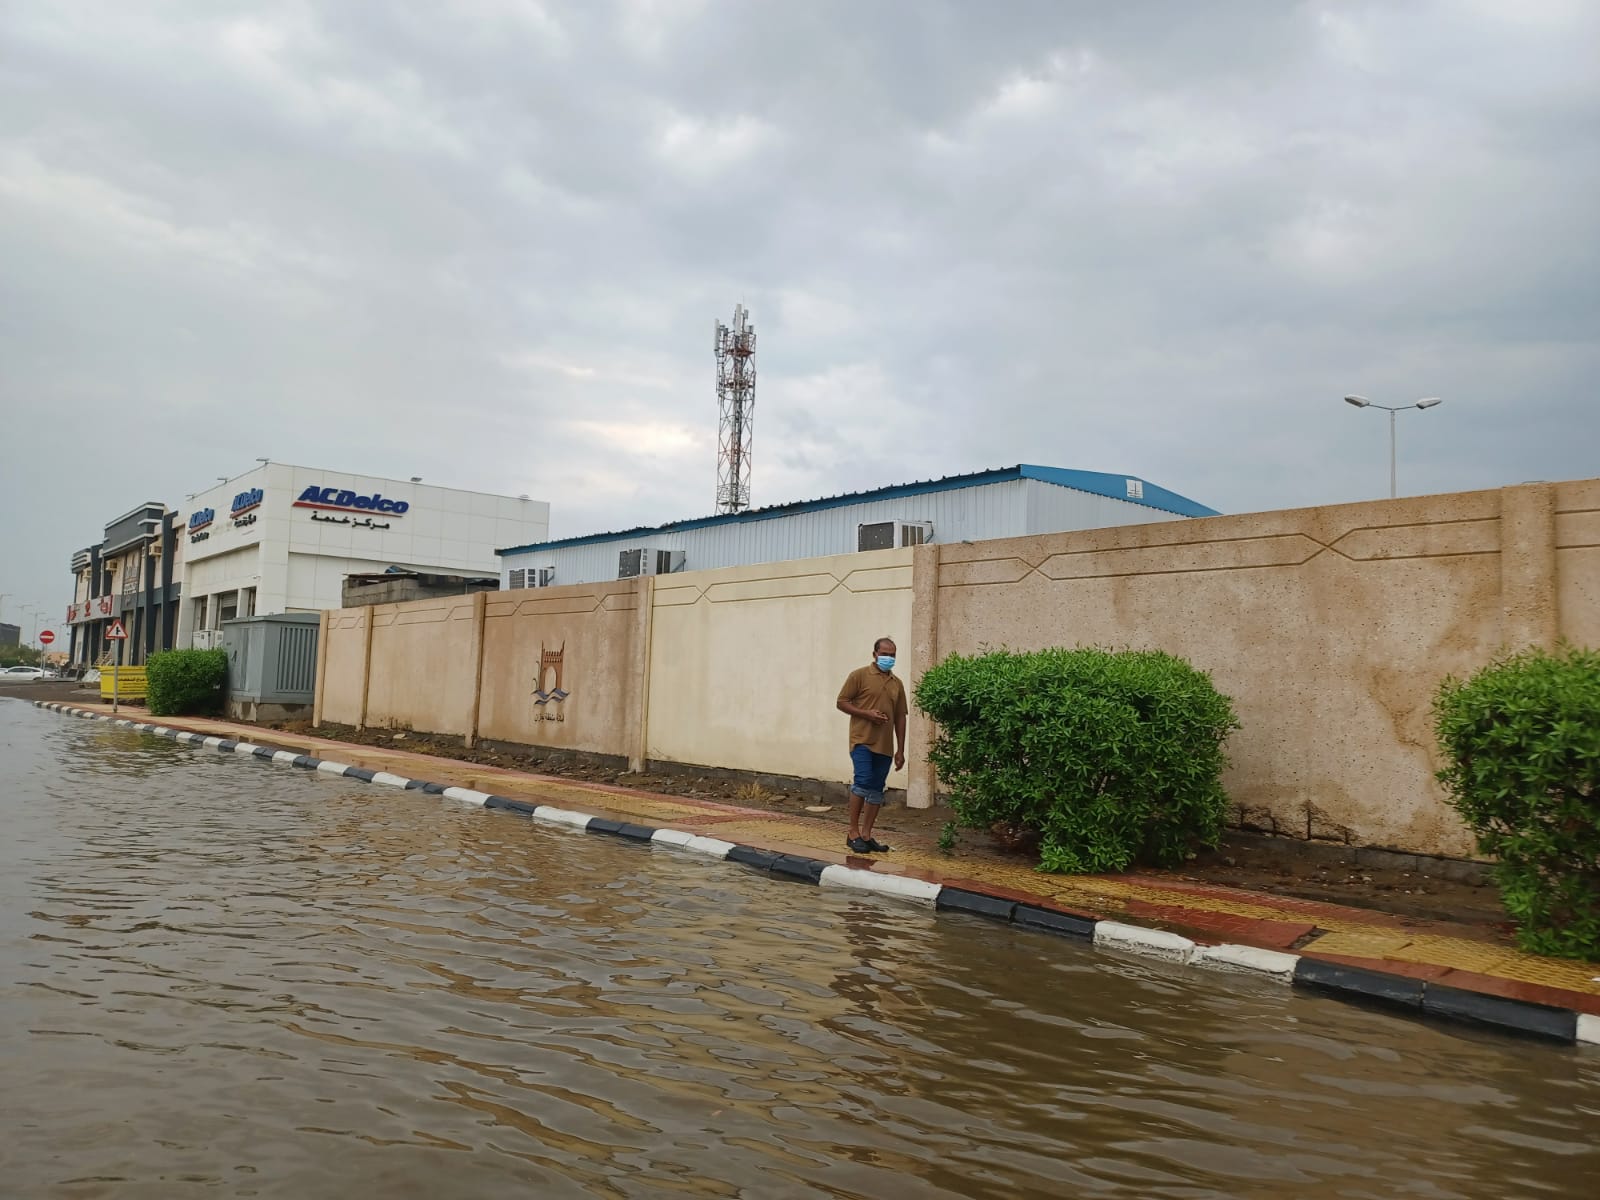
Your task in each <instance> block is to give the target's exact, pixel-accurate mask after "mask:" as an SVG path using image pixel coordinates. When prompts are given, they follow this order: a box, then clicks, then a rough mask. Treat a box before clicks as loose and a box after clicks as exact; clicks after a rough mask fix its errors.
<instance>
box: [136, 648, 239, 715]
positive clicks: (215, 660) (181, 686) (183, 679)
mask: <svg viewBox="0 0 1600 1200" xmlns="http://www.w3.org/2000/svg"><path fill="white" fill-rule="evenodd" d="M227 678H228V652H227V651H226V650H167V651H164V652H163V653H161V654H153V655H151V656H150V661H149V662H148V663H146V664H145V685H146V687H147V689H148V691H147V692H146V696H145V699H146V703H148V705H149V706H150V712H151V714H152V715H154V716H158V717H173V716H179V715H181V714H184V713H192V714H199V715H209V714H212V713H218V712H221V711H222V685H223V683H224V682H225V681H226V680H227Z"/></svg>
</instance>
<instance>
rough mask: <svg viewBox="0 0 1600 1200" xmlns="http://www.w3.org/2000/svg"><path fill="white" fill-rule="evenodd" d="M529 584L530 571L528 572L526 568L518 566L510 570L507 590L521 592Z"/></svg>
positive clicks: (507, 577)
mask: <svg viewBox="0 0 1600 1200" xmlns="http://www.w3.org/2000/svg"><path fill="white" fill-rule="evenodd" d="M527 586H528V572H527V570H526V569H524V568H522V567H518V568H517V569H516V570H515V571H512V572H510V573H509V574H508V575H507V576H506V590H507V591H512V592H520V591H521V590H522V589H523V588H525V587H527Z"/></svg>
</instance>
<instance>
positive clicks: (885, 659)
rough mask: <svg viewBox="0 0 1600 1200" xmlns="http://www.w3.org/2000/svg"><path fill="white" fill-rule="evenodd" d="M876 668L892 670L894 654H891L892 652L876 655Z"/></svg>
mask: <svg viewBox="0 0 1600 1200" xmlns="http://www.w3.org/2000/svg"><path fill="white" fill-rule="evenodd" d="M878 670H880V671H892V670H894V655H892V654H880V655H878Z"/></svg>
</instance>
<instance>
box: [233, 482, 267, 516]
mask: <svg viewBox="0 0 1600 1200" xmlns="http://www.w3.org/2000/svg"><path fill="white" fill-rule="evenodd" d="M266 498H267V494H266V492H264V491H262V490H261V489H260V488H251V489H250V490H249V491H248V492H240V493H239V494H238V495H237V496H235V497H234V498H233V507H232V508H230V509H229V510H228V515H229V516H230V517H234V518H236V519H237V518H239V517H242V516H244V515H245V513H247V512H249V511H251V510H252V509H256V508H260V507H261V502H262V501H263V500H265V499H266Z"/></svg>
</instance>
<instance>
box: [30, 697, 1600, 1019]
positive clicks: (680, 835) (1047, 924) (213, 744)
mask: <svg viewBox="0 0 1600 1200" xmlns="http://www.w3.org/2000/svg"><path fill="white" fill-rule="evenodd" d="M31 703H32V704H33V706H34V707H35V708H42V709H48V710H49V711H51V712H57V713H61V714H64V715H66V716H72V717H81V718H86V719H90V720H98V721H110V722H111V723H112V724H114V725H118V726H121V727H123V728H125V729H132V730H135V731H137V732H140V733H150V734H154V735H155V736H157V737H165V738H171V739H173V740H174V741H178V742H187V743H189V744H190V745H194V746H203V747H205V748H207V749H211V750H216V751H218V752H219V753H222V754H233V755H238V756H240V757H244V758H258V759H261V760H262V761H263V762H270V763H272V764H274V765H276V766H292V767H297V768H299V769H301V770H310V771H317V772H319V773H321V774H325V775H334V776H340V777H343V778H346V779H356V780H360V781H362V782H364V783H372V784H376V785H378V786H380V787H392V788H400V789H405V790H410V791H421V792H424V793H426V794H428V795H435V796H443V797H445V798H446V799H449V800H455V801H457V802H459V803H463V804H468V805H472V806H474V807H481V808H485V809H494V810H497V811H500V812H508V813H513V814H517V815H521V816H526V817H529V818H530V819H532V820H535V821H539V822H541V823H544V824H549V825H564V826H567V827H570V828H572V829H575V830H579V831H581V832H584V833H594V834H601V835H604V836H610V837H617V838H622V839H624V840H627V841H635V842H642V843H646V844H650V845H659V846H664V847H667V848H669V849H677V850H684V851H687V852H689V853H691V854H701V855H704V856H706V857H708V858H711V859H715V860H721V861H725V862H733V863H739V864H741V865H743V866H747V867H751V868H753V869H755V870H758V871H764V872H766V873H767V874H769V875H771V876H772V877H774V878H776V879H786V880H793V881H795V882H799V883H807V884H813V885H816V886H819V887H839V888H851V889H854V890H857V891H866V892H873V893H876V894H877V895H880V896H885V897H888V898H890V899H895V900H903V901H907V902H909V903H914V904H922V905H927V906H931V907H933V908H934V909H935V910H936V911H938V912H956V913H966V914H968V915H971V916H979V917H986V918H988V919H991V920H998V921H1004V922H1006V923H1008V924H1013V925H1017V926H1019V927H1021V928H1024V929H1031V930H1037V931H1042V932H1048V933H1055V934H1059V935H1061V936H1064V937H1074V938H1078V939H1080V940H1086V941H1089V942H1090V943H1091V944H1092V945H1093V946H1094V948H1095V949H1097V950H1108V951H1117V952H1122V953H1128V954H1137V955H1141V956H1143V957H1146V958H1153V959H1159V960H1161V961H1164V962H1169V963H1174V964H1177V965H1180V966H1190V967H1195V968H1198V969H1202V970H1211V971H1225V972H1231V973H1235V974H1243V975H1248V976H1251V977H1253V978H1256V979H1262V980H1266V981H1270V982H1276V983H1280V984H1285V985H1289V986H1293V987H1296V988H1300V989H1302V990H1304V991H1307V992H1312V993H1315V994H1319V995H1323V996H1328V997H1331V998H1334V999H1338V1000H1344V1001H1348V1002H1352V1003H1356V1004H1362V1005H1368V1006H1375V1007H1379V1008H1383V1009H1385V1010H1388V1011H1391V1012H1395V1013H1398V1014H1402V1015H1409V1016H1412V1017H1419V1018H1422V1019H1424V1020H1440V1021H1447V1022H1452V1023H1457V1024H1460V1023H1466V1024H1474V1025H1479V1026H1484V1027H1488V1028H1491V1029H1494V1030H1497V1031H1499V1032H1502V1033H1512V1034H1521V1035H1524V1036H1527V1037H1533V1038H1539V1039H1543V1040H1547V1041H1555V1042H1562V1043H1567V1044H1574V1043H1585V1044H1590V1045H1600V1016H1595V1015H1590V1014H1588V1013H1579V1012H1576V1011H1574V1010H1572V1009H1567V1008H1557V1007H1554V1006H1551V1005H1546V1004H1535V1003H1533V1002H1531V1001H1527V1000H1513V999H1509V998H1507V997H1503V996H1496V995H1492V994H1489V993H1486V992H1474V991H1468V990H1465V989H1462V988H1456V987H1449V986H1446V985H1444V984H1436V983H1429V982H1427V981H1425V980H1421V979H1414V978H1412V977H1410V976H1406V975H1393V974H1389V973H1387V972H1383V971H1372V970H1368V969H1366V968H1362V967H1349V966H1343V965H1341V964H1338V963H1333V962H1325V961H1323V960H1321V959H1317V958H1314V957H1309V956H1306V955H1297V954H1286V953H1283V952H1281V951H1277V950H1263V949H1260V948H1258V947H1255V946H1240V945H1234V944H1231V943H1224V944H1221V945H1208V944H1206V943H1202V942H1197V941H1195V940H1193V939H1191V938H1187V937H1183V936H1182V935H1180V934H1176V933H1172V932H1169V931H1167V930H1164V929H1147V928H1145V927H1143V926H1140V925H1129V924H1126V923H1124V922H1122V921H1113V920H1110V919H1107V918H1099V917H1092V916H1087V915H1076V914H1073V913H1066V912H1060V911H1057V910H1055V909H1048V908H1043V907H1038V906H1035V905H1031V904H1027V903H1020V902H1017V901H1014V900H1008V899H1005V898H1003V897H1001V896H993V895H988V894H986V893H983V892H976V891H970V890H968V889H966V888H958V887H953V886H950V885H948V884H940V883H934V882H932V881H930V880H925V879H915V878H912V877H911V876H907V875H894V874H890V873H888V872H880V871H876V870H862V869H860V868H856V867H846V866H841V865H839V864H837V863H827V862H823V861H821V860H819V859H814V858H806V857H803V856H800V855H793V854H783V853H780V852H778V851H774V850H765V849H762V848H761V847H759V846H745V845H741V844H739V843H737V842H725V841H722V840H721V839H719V838H713V837H705V836H702V835H700V834H694V833H689V832H687V831H685V830H680V829H668V828H656V827H652V826H648V825H636V824H633V823H632V822H627V821H617V820H614V819H612V818H609V817H596V816H592V815H590V814H589V813H582V812H574V811H571V810H569V809H563V808H555V807H553V806H551V805H547V804H535V803H533V802H532V801H528V800H518V799H515V798H513V797H510V796H498V795H495V794H493V793H490V792H480V791H476V790H474V789H472V788H463V787H451V786H449V785H446V784H440V783H433V782H429V781H426V780H421V779H407V778H405V777H404V776H400V775H394V774H391V773H389V772H387V771H369V770H366V769H365V768H362V767H353V766H348V765H346V764H344V763H338V762H331V761H328V760H326V759H320V758H313V757H311V756H310V755H305V754H294V753H291V752H290V751H287V750H274V749H273V748H272V747H270V746H258V745H255V744H253V743H250V742H240V741H234V740H231V739H228V738H221V737H215V736H205V735H202V734H198V733H190V732H187V731H184V730H178V729H172V728H170V727H168V726H165V725H156V724H152V723H150V722H145V721H129V720H126V719H123V718H118V717H112V716H109V715H107V714H105V713H97V712H91V711H89V710H88V709H83V708H76V707H74V706H72V705H70V704H61V703H57V702H55V701H49V700H34V701H32V702H31Z"/></svg>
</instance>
